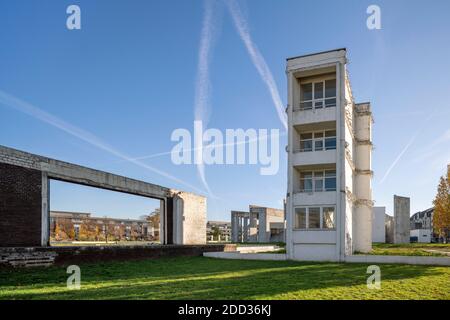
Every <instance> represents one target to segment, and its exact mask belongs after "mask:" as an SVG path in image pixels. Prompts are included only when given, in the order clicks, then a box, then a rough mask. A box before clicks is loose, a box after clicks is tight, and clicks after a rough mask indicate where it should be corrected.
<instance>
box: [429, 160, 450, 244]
mask: <svg viewBox="0 0 450 320" xmlns="http://www.w3.org/2000/svg"><path fill="white" fill-rule="evenodd" d="M433 204H434V213H433V229H434V232H435V233H436V234H437V235H438V236H439V238H441V239H443V240H444V242H446V238H447V235H448V233H449V231H450V165H449V167H448V170H447V176H446V177H444V176H442V177H441V179H440V181H439V186H438V192H437V195H436V198H435V199H434V201H433Z"/></svg>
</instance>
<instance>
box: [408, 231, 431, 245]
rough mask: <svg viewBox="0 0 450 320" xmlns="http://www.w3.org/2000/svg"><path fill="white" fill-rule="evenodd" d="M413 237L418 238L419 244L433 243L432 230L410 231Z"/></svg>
mask: <svg viewBox="0 0 450 320" xmlns="http://www.w3.org/2000/svg"><path fill="white" fill-rule="evenodd" d="M410 236H411V237H417V242H419V243H431V237H432V234H431V229H414V230H411V231H410Z"/></svg>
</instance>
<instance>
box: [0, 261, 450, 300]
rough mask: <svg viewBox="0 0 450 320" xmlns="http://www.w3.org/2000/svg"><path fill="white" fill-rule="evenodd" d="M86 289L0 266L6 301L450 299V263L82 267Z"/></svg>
mask: <svg viewBox="0 0 450 320" xmlns="http://www.w3.org/2000/svg"><path fill="white" fill-rule="evenodd" d="M80 267H81V290H75V291H71V290H68V289H67V288H66V279H67V276H68V275H67V274H66V269H65V268H64V267H50V268H34V269H15V270H12V269H0V299H202V300H203V299H421V300H422V299H447V300H449V299H450V268H449V267H433V266H408V265H380V267H381V280H382V283H381V289H380V290H369V289H368V288H367V286H366V279H367V277H368V276H369V275H368V274H366V270H367V265H365V264H338V263H303V262H293V261H250V260H220V259H212V258H204V257H191V258H187V257H180V258H163V259H158V260H144V261H129V262H109V263H98V264H83V265H80Z"/></svg>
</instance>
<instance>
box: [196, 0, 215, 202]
mask: <svg viewBox="0 0 450 320" xmlns="http://www.w3.org/2000/svg"><path fill="white" fill-rule="evenodd" d="M204 4H205V11H204V15H203V23H202V31H201V37H200V47H199V53H198V67H197V79H196V84H195V107H194V115H195V120H196V121H201V123H202V125H203V127H204V128H203V130H205V129H206V126H207V125H208V120H209V115H210V114H209V105H210V100H211V99H210V95H211V83H210V79H209V66H210V64H211V51H212V47H213V45H214V41H215V33H216V32H215V29H214V25H213V22H214V18H215V15H214V6H215V1H211V0H205V2H204ZM199 138H200V141H196V144H197V145H198V146H201V147H200V148H197V150H195V153H196V157H197V158H198V159H201V161H200V163H197V171H198V174H199V176H200V179H201V181H202V183H203V186H204V187H205V188H206V190H207V191H208V193H209V194H210V195H211V196H213V195H212V192H211V190H210V188H209V185H208V182H207V181H206V175H205V165H204V163H203V137H202V136H200V137H199Z"/></svg>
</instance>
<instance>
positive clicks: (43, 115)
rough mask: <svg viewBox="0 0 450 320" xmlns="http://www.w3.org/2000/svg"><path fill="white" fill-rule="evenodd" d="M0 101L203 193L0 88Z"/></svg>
mask: <svg viewBox="0 0 450 320" xmlns="http://www.w3.org/2000/svg"><path fill="white" fill-rule="evenodd" d="M0 103H1V104H3V105H5V106H7V107H10V108H13V109H15V110H17V111H20V112H22V113H25V114H27V115H29V116H31V117H33V118H35V119H38V120H40V121H42V122H45V123H47V124H49V125H51V126H53V127H56V128H58V129H60V130H62V131H64V132H66V133H68V134H70V135H72V136H74V137H77V138H78V139H80V140H83V141H85V142H87V143H89V144H91V145H93V146H94V147H96V148H98V149H101V150H103V151H106V152H108V153H110V154H112V155H114V156H116V157H118V158H121V159H123V160H126V161H128V162H131V163H133V164H135V165H137V166H139V167H142V168H144V169H147V170H149V171H153V172H155V173H157V174H159V175H161V176H163V177H165V178H167V179H170V180H173V181H175V182H177V183H179V184H181V185H184V186H187V187H189V188H192V189H194V190H196V191H197V192H200V193H203V191H202V190H200V189H198V188H197V187H195V186H193V185H191V184H189V183H187V182H184V181H182V180H180V179H178V178H175V177H174V176H172V175H170V174H168V173H166V172H164V171H161V170H159V169H156V168H153V167H151V166H149V165H147V164H145V163H143V162H141V161H139V160H136V159H133V158H130V157H129V156H127V155H125V154H124V153H122V152H120V151H118V150H116V149H115V148H113V147H112V146H110V145H108V144H107V143H105V142H103V141H102V140H101V139H99V138H98V137H97V136H95V135H94V134H92V133H90V132H88V131H86V130H84V129H81V128H79V127H76V126H74V125H72V124H70V123H68V122H66V121H64V120H62V119H60V118H58V117H56V116H54V115H52V114H50V113H48V112H46V111H44V110H42V109H40V108H38V107H36V106H34V105H32V104H30V103H28V102H26V101H23V100H21V99H19V98H16V97H14V96H12V95H10V94H8V93H6V92H4V91H2V90H0Z"/></svg>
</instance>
